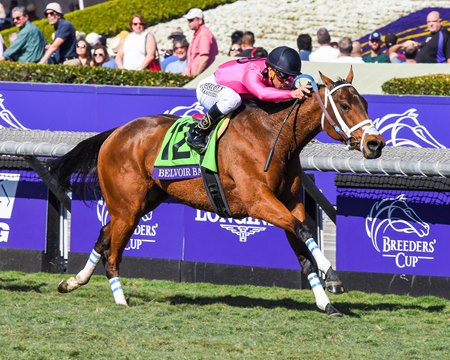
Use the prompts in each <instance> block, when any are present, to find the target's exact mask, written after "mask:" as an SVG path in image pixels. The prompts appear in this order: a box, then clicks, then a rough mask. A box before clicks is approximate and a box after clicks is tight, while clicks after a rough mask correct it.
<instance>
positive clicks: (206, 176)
mask: <svg viewBox="0 0 450 360" xmlns="http://www.w3.org/2000/svg"><path fill="white" fill-rule="evenodd" d="M200 169H201V171H202V179H203V185H204V186H205V190H206V194H207V195H208V199H209V202H210V203H211V206H212V208H213V210H214V212H215V213H216V214H217V215H219V216H221V217H225V218H229V217H231V211H230V208H229V207H228V202H227V199H226V197H225V193H224V192H223V189H222V185H221V184H220V179H219V175H218V174H217V173H215V172H212V171H211V170H208V169H206V168H204V167H203V166H201V167H200Z"/></svg>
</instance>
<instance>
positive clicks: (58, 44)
mask: <svg viewBox="0 0 450 360" xmlns="http://www.w3.org/2000/svg"><path fill="white" fill-rule="evenodd" d="M44 14H45V16H46V17H47V19H48V22H49V24H50V25H53V27H54V28H55V40H54V41H53V43H52V44H50V45H48V46H47V48H46V51H45V54H44V56H43V57H42V58H41V60H40V61H39V64H46V63H51V64H64V65H81V62H80V60H78V58H77V53H76V44H77V38H76V31H75V28H74V26H73V25H72V24H71V23H70V22H68V21H67V20H66V19H64V13H63V10H62V8H61V5H60V4H59V3H57V2H51V3H49V4H47V6H46V7H45V10H44Z"/></svg>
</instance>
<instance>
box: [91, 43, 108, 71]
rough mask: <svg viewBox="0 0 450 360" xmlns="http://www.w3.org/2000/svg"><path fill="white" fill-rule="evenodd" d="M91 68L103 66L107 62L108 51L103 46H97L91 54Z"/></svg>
mask: <svg viewBox="0 0 450 360" xmlns="http://www.w3.org/2000/svg"><path fill="white" fill-rule="evenodd" d="M92 58H93V66H103V64H104V63H105V62H107V61H108V60H109V55H108V50H107V49H106V47H105V46H103V45H101V44H98V45H96V46H95V47H94V51H93V53H92Z"/></svg>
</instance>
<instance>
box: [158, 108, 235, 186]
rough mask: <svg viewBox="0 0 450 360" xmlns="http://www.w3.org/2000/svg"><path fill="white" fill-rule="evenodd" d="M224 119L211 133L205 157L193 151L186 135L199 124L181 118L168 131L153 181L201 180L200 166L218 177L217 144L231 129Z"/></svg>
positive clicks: (227, 118) (192, 120)
mask: <svg viewBox="0 0 450 360" xmlns="http://www.w3.org/2000/svg"><path fill="white" fill-rule="evenodd" d="M229 120H230V118H229V117H228V116H227V117H225V118H223V119H222V120H221V121H220V122H219V123H218V125H217V126H216V127H215V128H214V130H213V131H212V132H211V135H210V136H211V138H210V141H209V143H208V147H207V149H206V152H205V153H204V156H202V157H201V156H200V154H199V153H198V151H197V150H194V149H192V148H191V147H190V146H189V145H188V144H187V143H186V140H185V134H186V131H188V130H189V128H190V127H191V126H193V125H195V124H196V123H197V120H195V119H193V118H192V117H191V116H186V117H182V118H179V119H178V120H177V121H175V123H174V124H173V125H172V126H171V127H170V128H169V130H168V131H167V133H166V135H165V137H164V140H163V144H162V146H161V150H160V151H159V154H158V156H157V157H156V161H155V164H154V167H153V173H152V177H153V178H154V179H164V180H180V179H192V178H197V177H201V176H202V173H201V170H200V166H201V167H203V168H206V169H208V170H209V171H211V172H214V173H217V154H216V153H217V140H218V139H219V137H220V136H221V135H222V134H223V132H224V131H225V129H226V128H227V126H228V123H229Z"/></svg>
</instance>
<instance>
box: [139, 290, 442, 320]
mask: <svg viewBox="0 0 450 360" xmlns="http://www.w3.org/2000/svg"><path fill="white" fill-rule="evenodd" d="M133 297H137V298H141V300H143V301H145V302H151V301H155V299H154V298H151V299H150V298H148V297H147V296H140V295H137V294H134V295H132V296H131V298H133ZM160 300H161V301H166V302H170V304H171V305H181V304H183V305H199V306H205V305H214V304H226V305H229V306H234V307H240V308H255V307H262V308H266V309H275V308H284V309H288V310H300V311H318V308H317V306H316V304H315V303H307V302H300V301H295V300H292V299H278V300H270V299H258V298H250V297H247V296H231V295H227V296H195V297H190V296H185V295H176V296H171V297H167V298H164V299H159V300H158V299H156V301H160ZM332 304H333V305H334V306H335V307H336V308H337V309H338V310H339V311H341V312H342V313H343V314H344V315H346V316H350V317H357V318H359V317H360V315H359V314H357V313H355V311H358V312H359V311H364V312H377V311H401V310H418V311H421V312H424V313H435V312H441V311H442V310H444V308H445V306H444V305H435V306H420V305H404V304H394V303H378V304H365V303H349V302H333V303H332Z"/></svg>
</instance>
